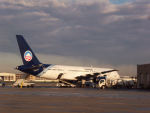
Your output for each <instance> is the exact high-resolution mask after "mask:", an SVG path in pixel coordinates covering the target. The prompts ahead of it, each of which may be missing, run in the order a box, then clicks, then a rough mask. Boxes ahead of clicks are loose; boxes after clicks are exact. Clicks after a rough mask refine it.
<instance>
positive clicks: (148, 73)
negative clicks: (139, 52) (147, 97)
mask: <svg viewBox="0 0 150 113" xmlns="http://www.w3.org/2000/svg"><path fill="white" fill-rule="evenodd" d="M137 87H138V88H144V89H148V88H150V64H142V65H137Z"/></svg>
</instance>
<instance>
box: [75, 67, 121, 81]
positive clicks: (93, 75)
mask: <svg viewBox="0 0 150 113" xmlns="http://www.w3.org/2000/svg"><path fill="white" fill-rule="evenodd" d="M113 71H118V70H114V69H113V70H109V71H103V72H97V73H92V74H87V75H85V76H83V75H81V76H78V77H76V79H77V80H82V79H85V80H88V79H90V78H91V77H92V78H96V77H97V76H98V75H101V74H106V73H111V72H113Z"/></svg>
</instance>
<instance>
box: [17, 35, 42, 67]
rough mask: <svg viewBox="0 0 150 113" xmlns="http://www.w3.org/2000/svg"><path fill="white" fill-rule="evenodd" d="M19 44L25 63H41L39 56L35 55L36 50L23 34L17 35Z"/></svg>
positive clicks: (30, 64) (29, 64)
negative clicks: (34, 50)
mask: <svg viewBox="0 0 150 113" xmlns="http://www.w3.org/2000/svg"><path fill="white" fill-rule="evenodd" d="M16 38H17V42H18V46H19V49H20V54H21V57H22V61H23V64H24V65H28V66H32V65H38V64H41V63H40V61H39V60H38V58H37V57H36V56H35V54H34V52H33V51H32V49H31V48H30V46H29V45H28V43H27V42H26V40H25V39H24V38H23V36H22V35H16Z"/></svg>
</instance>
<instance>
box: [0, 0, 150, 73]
mask: <svg viewBox="0 0 150 113" xmlns="http://www.w3.org/2000/svg"><path fill="white" fill-rule="evenodd" d="M149 30H150V1H149V0H130V1H129V0H0V64H1V65H0V72H16V71H15V70H14V68H15V67H16V66H18V65H21V64H22V60H21V57H20V53H19V49H18V46H17V42H16V37H15V35H16V34H22V35H23V36H24V37H25V38H26V40H27V42H28V43H29V44H30V46H31V47H32V49H33V51H34V52H35V53H36V55H37V57H38V58H39V59H40V61H41V62H42V63H49V64H62V65H75V66H92V67H104V68H107V67H108V68H114V69H118V70H119V73H120V75H125V76H128V75H130V76H135V75H136V66H137V64H145V63H146V64H147V63H150V51H149V48H150V31H149Z"/></svg>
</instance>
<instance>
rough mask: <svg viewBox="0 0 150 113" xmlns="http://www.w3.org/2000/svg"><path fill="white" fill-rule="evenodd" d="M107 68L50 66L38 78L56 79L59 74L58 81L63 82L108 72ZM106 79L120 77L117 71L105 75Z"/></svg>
mask: <svg viewBox="0 0 150 113" xmlns="http://www.w3.org/2000/svg"><path fill="white" fill-rule="evenodd" d="M109 70H112V69H109V68H93V67H77V66H64V65H51V66H49V67H48V68H46V69H45V70H44V71H43V72H41V73H40V74H39V75H38V76H40V77H44V78H49V79H53V80H55V79H57V78H58V76H59V75H60V74H62V76H61V78H60V79H65V80H77V79H76V77H79V76H86V75H87V74H91V75H93V74H94V73H101V72H104V71H109ZM104 75H107V78H110V79H119V78H120V76H119V74H118V72H117V71H113V72H110V73H106V74H104Z"/></svg>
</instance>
